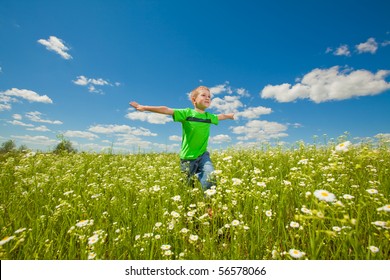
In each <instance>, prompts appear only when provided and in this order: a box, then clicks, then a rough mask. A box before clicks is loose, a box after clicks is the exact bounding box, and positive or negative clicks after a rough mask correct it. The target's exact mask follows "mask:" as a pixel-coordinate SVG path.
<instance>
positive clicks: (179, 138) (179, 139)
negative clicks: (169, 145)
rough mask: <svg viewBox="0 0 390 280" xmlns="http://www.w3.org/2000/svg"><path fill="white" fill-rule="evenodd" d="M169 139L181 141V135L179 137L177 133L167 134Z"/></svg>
mask: <svg viewBox="0 0 390 280" xmlns="http://www.w3.org/2000/svg"><path fill="white" fill-rule="evenodd" d="M169 140H171V141H177V142H181V140H182V137H181V136H179V135H171V136H169Z"/></svg>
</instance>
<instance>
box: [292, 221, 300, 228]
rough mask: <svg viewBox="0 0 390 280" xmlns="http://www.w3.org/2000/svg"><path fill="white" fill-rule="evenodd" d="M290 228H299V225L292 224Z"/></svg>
mask: <svg viewBox="0 0 390 280" xmlns="http://www.w3.org/2000/svg"><path fill="white" fill-rule="evenodd" d="M290 227H292V228H299V223H297V222H291V223H290Z"/></svg>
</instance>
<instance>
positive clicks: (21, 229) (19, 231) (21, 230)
mask: <svg viewBox="0 0 390 280" xmlns="http://www.w3.org/2000/svg"><path fill="white" fill-rule="evenodd" d="M25 230H26V228H20V229H18V230H15V232H14V233H16V234H17V233H21V232H23V231H25Z"/></svg>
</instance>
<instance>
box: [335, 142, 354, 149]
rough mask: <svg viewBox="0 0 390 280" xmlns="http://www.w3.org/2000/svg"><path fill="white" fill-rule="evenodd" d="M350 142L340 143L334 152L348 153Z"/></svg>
mask: <svg viewBox="0 0 390 280" xmlns="http://www.w3.org/2000/svg"><path fill="white" fill-rule="evenodd" d="M351 144H352V143H351V142H350V141H345V142H343V143H340V144H338V145H337V146H336V148H335V150H336V152H347V151H348V147H349V146H351Z"/></svg>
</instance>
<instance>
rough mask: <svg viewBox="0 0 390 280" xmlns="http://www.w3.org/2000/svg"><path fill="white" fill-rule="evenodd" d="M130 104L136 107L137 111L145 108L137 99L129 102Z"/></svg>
mask: <svg viewBox="0 0 390 280" xmlns="http://www.w3.org/2000/svg"><path fill="white" fill-rule="evenodd" d="M129 104H130V106H132V107H134V108H135V109H136V110H137V111H141V112H142V111H144V109H143V106H142V105H139V104H138V103H137V102H135V101H132V102H130V103H129Z"/></svg>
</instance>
